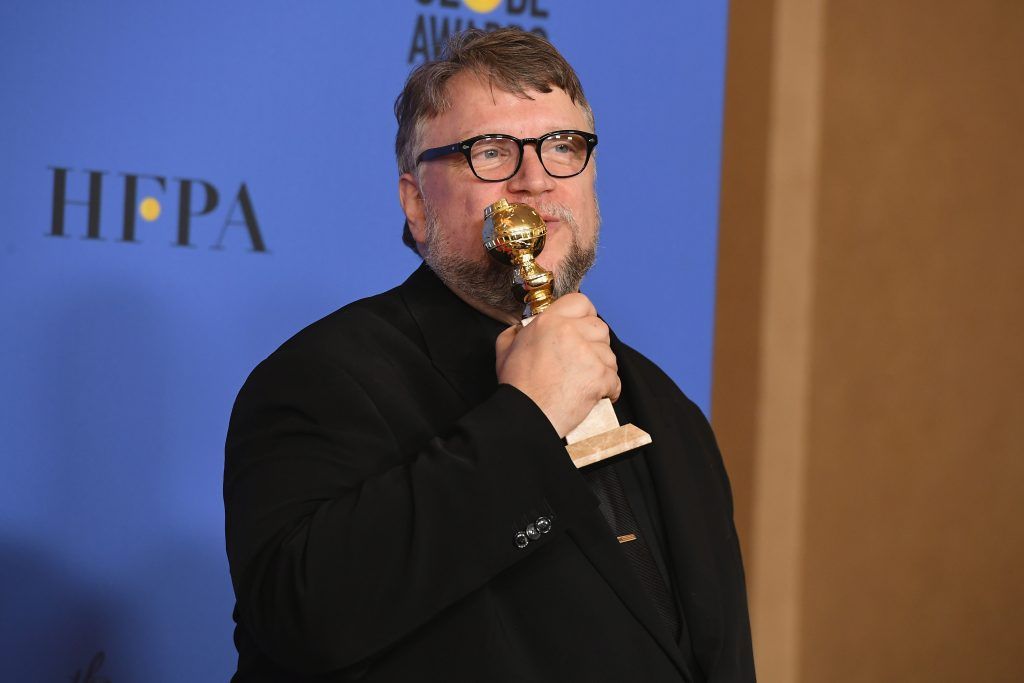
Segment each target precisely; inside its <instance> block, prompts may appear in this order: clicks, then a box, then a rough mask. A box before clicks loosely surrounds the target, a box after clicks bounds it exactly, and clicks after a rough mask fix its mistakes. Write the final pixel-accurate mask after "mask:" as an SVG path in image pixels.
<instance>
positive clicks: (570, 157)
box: [469, 133, 587, 180]
mask: <svg viewBox="0 0 1024 683" xmlns="http://www.w3.org/2000/svg"><path fill="white" fill-rule="evenodd" d="M469 154H470V159H471V160H472V162H473V170H474V171H476V174H477V175H478V176H480V177H481V178H483V179H484V180H505V179H506V178H509V177H510V176H511V175H512V174H513V173H514V172H515V170H516V166H517V165H518V164H519V144H518V143H517V142H516V141H515V140H509V139H507V138H485V139H483V140H477V141H476V142H475V143H473V146H472V147H471V148H470V150H469ZM540 160H541V163H542V164H543V165H544V169H545V170H546V171H547V172H548V173H549V174H551V175H553V176H555V177H566V176H572V175H576V174H577V173H579V172H580V171H582V170H583V167H584V165H585V164H586V163H587V141H586V140H585V139H584V138H583V136H581V135H576V134H568V133H562V134H558V135H552V136H550V137H547V138H544V140H543V141H541V143H540Z"/></svg>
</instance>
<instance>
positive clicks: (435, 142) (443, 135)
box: [420, 72, 590, 148]
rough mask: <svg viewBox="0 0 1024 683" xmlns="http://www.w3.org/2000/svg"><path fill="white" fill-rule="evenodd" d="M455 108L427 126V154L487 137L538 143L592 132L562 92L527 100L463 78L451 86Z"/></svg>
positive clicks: (527, 95)
mask: <svg viewBox="0 0 1024 683" xmlns="http://www.w3.org/2000/svg"><path fill="white" fill-rule="evenodd" d="M446 91H447V100H448V102H449V103H450V107H449V109H448V110H447V111H445V112H442V113H441V114H439V115H437V116H435V117H434V118H432V119H427V120H426V121H424V122H423V128H422V137H421V145H420V147H421V148H428V147H434V146H440V145H445V144H449V143H451V142H454V141H456V140H464V139H466V138H470V137H473V136H474V135H482V134H484V133H506V134H509V135H515V136H516V137H520V138H522V137H538V136H540V135H543V134H544V133H550V132H551V131H553V130H564V129H579V130H588V129H589V128H590V124H589V123H588V120H587V116H586V113H585V112H584V111H583V109H582V108H581V107H580V106H579V105H577V104H576V103H575V102H573V101H572V99H571V98H570V97H569V96H568V95H567V94H566V93H565V91H564V90H562V89H561V88H552V89H551V92H547V93H543V92H537V91H535V90H529V91H527V92H526V93H524V94H522V95H518V94H515V93H510V92H508V91H506V90H502V89H501V88H499V87H497V86H496V85H494V84H492V83H491V82H490V81H489V80H488V79H487V78H486V77H482V76H480V75H478V74H474V73H470V72H462V73H460V74H457V75H455V76H453V77H452V79H451V80H450V81H448V85H447V88H446Z"/></svg>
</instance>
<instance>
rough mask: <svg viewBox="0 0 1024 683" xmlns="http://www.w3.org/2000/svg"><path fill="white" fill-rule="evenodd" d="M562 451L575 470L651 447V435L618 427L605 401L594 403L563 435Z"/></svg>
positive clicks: (630, 426)
mask: <svg viewBox="0 0 1024 683" xmlns="http://www.w3.org/2000/svg"><path fill="white" fill-rule="evenodd" d="M565 440H566V442H567V443H568V445H567V446H566V447H565V450H567V451H568V452H569V457H570V458H572V464H573V465H575V466H576V469H582V468H584V467H586V466H588V465H593V464H594V463H598V462H601V461H602V460H607V459H608V458H611V457H614V456H616V455H620V454H621V453H625V452H627V451H631V450H633V449H634V448H639V447H640V446H646V445H647V444H649V443H651V435H650V434H648V433H647V432H645V431H644V430H642V429H640V428H639V427H637V426H635V425H632V424H625V425H619V420H618V418H617V417H615V409H614V408H613V407H612V402H611V401H610V400H608V399H607V398H603V399H601V400H600V401H598V403H597V405H596V406H594V409H593V410H591V411H590V414H589V415H587V417H586V418H585V419H584V420H583V422H581V423H580V424H579V426H578V427H576V429H574V430H572V431H571V432H569V433H568V434H566V435H565Z"/></svg>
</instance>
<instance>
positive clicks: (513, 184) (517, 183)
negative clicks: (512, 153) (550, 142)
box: [507, 145, 555, 194]
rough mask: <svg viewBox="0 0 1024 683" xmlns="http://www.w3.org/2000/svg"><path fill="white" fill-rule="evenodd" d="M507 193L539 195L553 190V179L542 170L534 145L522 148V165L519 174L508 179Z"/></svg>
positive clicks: (542, 166)
mask: <svg viewBox="0 0 1024 683" xmlns="http://www.w3.org/2000/svg"><path fill="white" fill-rule="evenodd" d="M507 182H508V190H509V192H513V193H515V192H521V193H524V194H541V193H543V192H550V191H551V190H553V189H555V179H554V178H552V177H551V176H550V175H548V172H547V171H545V170H544V165H543V164H541V163H540V156H538V154H537V148H536V145H524V146H523V163H522V164H520V166H519V172H518V173H516V174H515V175H514V176H512V177H511V178H509V179H508V181H507Z"/></svg>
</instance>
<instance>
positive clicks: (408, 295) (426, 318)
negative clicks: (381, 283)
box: [400, 263, 499, 406]
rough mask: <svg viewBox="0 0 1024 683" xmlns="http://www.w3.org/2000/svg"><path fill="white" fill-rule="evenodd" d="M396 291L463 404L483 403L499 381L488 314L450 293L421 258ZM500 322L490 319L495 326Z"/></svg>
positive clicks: (435, 363)
mask: <svg viewBox="0 0 1024 683" xmlns="http://www.w3.org/2000/svg"><path fill="white" fill-rule="evenodd" d="M400 291H401V294H402V298H403V300H404V301H405V304H406V308H407V309H408V310H409V313H410V315H412V317H413V320H415V321H416V325H417V326H418V327H419V329H420V332H421V334H422V335H423V341H424V343H425V344H426V347H427V353H428V355H429V356H430V360H431V362H432V363H433V364H434V367H435V368H436V369H437V371H438V372H439V373H440V374H441V376H442V377H444V379H445V381H447V382H448V384H449V385H450V386H451V387H452V389H454V390H455V392H456V393H458V394H459V396H461V397H462V399H463V400H464V401H465V402H466V405H467V406H474V405H477V404H479V403H481V402H483V401H484V400H485V399H486V398H487V397H488V396H490V395H491V393H493V391H494V389H495V388H496V387H497V384H498V380H497V377H496V375H495V369H494V337H492V336H490V330H488V329H487V326H488V325H489V323H490V321H489V319H487V320H485V319H484V317H483V314H481V313H479V312H477V311H476V310H475V309H473V308H472V307H471V306H469V304H467V303H466V302H464V301H463V300H462V299H460V298H459V297H458V296H456V295H455V294H454V293H452V291H451V290H450V289H448V287H447V286H445V284H444V283H443V282H441V280H440V279H438V277H437V276H436V275H434V273H433V271H431V270H430V267H429V266H427V265H426V264H425V263H424V264H422V265H420V267H419V268H417V269H416V271H415V272H414V273H413V274H412V275H410V276H409V279H407V280H406V281H405V283H404V284H403V285H402V286H401V288H400ZM498 325H499V323H497V322H494V323H493V326H494V329H499V328H498V327H497V326H498ZM495 336H496V335H495Z"/></svg>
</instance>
